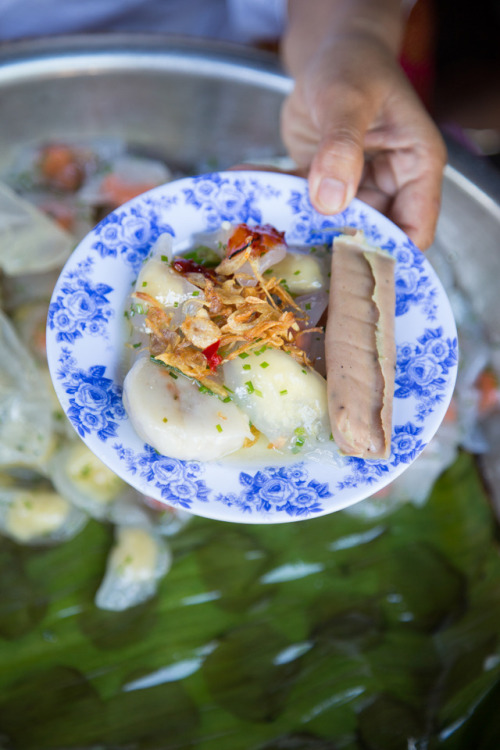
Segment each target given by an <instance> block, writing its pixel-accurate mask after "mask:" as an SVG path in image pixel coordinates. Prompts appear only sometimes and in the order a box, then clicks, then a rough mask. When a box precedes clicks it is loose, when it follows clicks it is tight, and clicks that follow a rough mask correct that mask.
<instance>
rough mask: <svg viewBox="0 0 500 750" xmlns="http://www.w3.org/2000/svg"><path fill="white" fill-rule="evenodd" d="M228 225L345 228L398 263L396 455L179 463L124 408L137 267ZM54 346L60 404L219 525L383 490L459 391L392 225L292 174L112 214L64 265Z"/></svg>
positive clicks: (318, 232) (445, 335)
mask: <svg viewBox="0 0 500 750" xmlns="http://www.w3.org/2000/svg"><path fill="white" fill-rule="evenodd" d="M222 221H232V222H234V223H236V222H249V223H268V224H272V225H274V226H276V228H278V229H280V230H286V238H287V240H288V241H289V242H290V243H294V242H295V243H301V244H302V243H306V244H309V245H311V246H313V245H314V244H319V243H326V242H328V243H331V241H332V238H333V237H334V236H335V234H338V233H339V232H340V231H342V228H343V227H345V226H352V227H359V228H362V229H363V230H364V232H365V234H366V236H367V239H368V241H369V242H371V243H372V244H377V245H379V246H380V247H382V248H383V249H385V250H386V251H387V252H389V253H390V254H392V255H393V256H394V258H395V259H396V343H397V371H396V391H395V403H394V425H393V436H392V445H391V455H390V457H389V459H388V460H387V461H380V460H372V461H370V460H363V459H358V458H352V457H343V458H341V459H337V460H336V461H335V462H330V463H329V462H322V461H318V460H310V459H308V458H305V459H304V460H300V459H299V458H298V460H297V461H296V462H295V463H293V464H287V465H278V466H270V465H267V464H268V463H269V462H266V465H255V464H253V465H252V464H251V463H250V462H247V463H246V464H245V465H244V466H243V465H239V464H238V465H237V464H236V463H231V462H228V463H224V462H217V463H206V464H202V463H199V462H193V461H178V460H175V459H172V458H169V457H166V456H161V455H159V454H158V453H157V452H156V451H154V450H153V449H152V448H151V447H150V446H148V445H144V443H143V442H141V441H140V439H139V438H138V437H137V435H136V434H135V433H134V431H133V430H132V428H131V425H130V423H129V421H128V418H127V415H126V413H125V410H124V408H123V404H122V400H121V386H122V382H123V376H124V372H123V363H122V358H123V349H124V345H125V341H124V335H125V333H124V330H123V329H122V322H121V321H122V313H123V311H124V309H125V305H126V300H127V297H128V294H129V293H130V289H131V284H132V283H133V282H134V280H135V278H136V276H137V273H138V270H139V268H140V266H141V264H142V262H143V261H144V259H145V258H146V256H147V255H148V253H149V251H150V248H151V246H152V245H153V243H154V242H155V240H156V239H157V238H158V236H159V235H160V234H162V233H164V232H168V233H169V234H170V235H172V236H173V237H174V238H175V240H176V241H179V242H185V241H187V240H189V239H190V237H192V236H193V235H194V234H196V233H198V232H204V231H211V230H213V229H215V228H217V227H218V226H219V225H220V223H221V222H222ZM47 346H48V358H49V366H50V369H51V374H52V377H53V380H54V385H55V387H56V391H57V393H58V396H59V398H60V400H61V403H62V405H63V408H64V410H65V412H66V414H67V415H68V417H69V419H70V421H71V422H72V424H73V426H74V427H75V429H76V430H77V431H78V432H79V434H80V435H81V436H82V438H83V439H84V440H85V442H86V443H87V444H88V445H89V447H90V448H91V449H92V450H94V451H95V452H96V453H98V455H99V456H100V457H101V459H102V460H104V461H105V462H106V463H108V465H109V466H110V467H111V468H112V469H113V470H115V471H116V473H117V474H119V475H120V476H121V477H122V478H124V479H125V480H126V481H128V482H129V483H130V484H132V485H133V486H135V487H136V488H137V489H138V490H139V491H140V492H142V493H144V494H146V495H149V496H151V497H154V498H156V499H157V500H160V501H164V502H165V503H168V504H170V505H174V506H178V507H182V508H185V509H186V510H189V511H190V512H193V513H195V514H199V515H203V516H207V517H210V518H216V519H222V520H228V521H239V522H250V523H279V522H285V521H292V520H300V519H303V518H309V517H312V516H317V515H322V514H325V513H330V512H333V511H335V510H338V509H340V508H343V507H346V506H347V505H350V504H352V503H354V502H357V501H359V500H360V499H362V498H364V497H367V496H368V495H370V494H372V493H373V492H375V491H377V490H378V489H381V488H382V487H384V486H385V485H386V484H388V483H389V482H390V481H391V480H392V479H394V478H396V476H398V475H399V474H400V473H401V472H402V471H403V470H404V468H405V467H406V466H408V465H409V464H410V463H411V462H412V461H413V460H414V459H415V458H416V457H417V456H418V455H419V453H420V452H421V451H422V450H423V448H424V447H425V446H426V444H427V443H428V442H429V440H430V439H431V438H432V436H433V434H434V433H435V431H436V429H437V428H438V426H439V424H440V422H441V420H442V418H443V416H444V413H445V411H446V408H447V405H448V403H449V400H450V398H451V395H452V391H453V387H454V382H455V377H456V369H457V359H458V352H457V334H456V328H455V324H454V321H453V317H452V314H451V310H450V307H449V303H448V300H447V298H446V296H445V294H444V291H443V289H442V287H441V284H440V282H439V280H438V279H437V277H436V275H435V273H434V271H433V269H432V268H431V266H430V264H429V263H428V261H427V260H426V259H425V258H424V256H423V255H422V253H421V252H420V251H419V250H418V249H417V248H416V247H415V246H414V245H413V244H412V243H411V242H410V240H409V239H408V238H407V237H406V236H405V235H404V234H403V233H402V232H401V231H400V230H399V229H398V228H397V227H395V226H394V225H393V224H392V223H391V222H389V221H388V220H387V219H386V218H385V217H383V216H381V215H380V214H378V213H377V212H376V211H374V210H373V209H371V208H370V207H368V206H366V205H365V204H363V203H361V202H360V201H357V200H354V201H353V202H352V203H351V204H350V206H348V208H347V209H346V210H345V211H343V212H342V213H341V214H338V215H336V216H323V215H321V214H318V213H317V212H316V211H315V210H314V209H313V208H312V206H311V204H310V201H309V197H308V192H307V184H306V182H305V181H304V180H302V179H300V178H296V177H291V176H288V175H281V174H275V173H256V172H227V173H214V174H209V175H201V176H199V177H194V178H186V179H182V180H178V181H177V182H174V183H169V184H167V185H165V186H162V187H160V188H156V189H154V190H151V191H149V192H148V193H145V194H144V195H142V196H139V197H138V198H136V199H134V200H132V201H130V202H129V203H127V204H125V205H124V206H122V207H121V208H120V209H118V210H117V211H115V212H114V213H112V214H110V215H109V216H108V217H106V218H105V219H104V220H103V221H102V222H101V223H100V224H99V225H98V226H97V227H96V228H95V229H94V230H93V232H92V233H91V234H90V235H89V236H88V237H86V238H85V239H84V240H83V241H82V242H81V243H80V245H79V246H78V248H77V249H76V250H75V252H74V253H73V255H72V256H71V258H70V259H69V261H68V263H67V264H66V266H65V268H64V269H63V272H62V274H61V276H60V279H59V281H58V283H57V285H56V287H55V290H54V294H53V297H52V302H51V305H50V309H49V317H48V324H47Z"/></svg>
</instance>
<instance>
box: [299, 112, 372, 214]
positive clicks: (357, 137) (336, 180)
mask: <svg viewBox="0 0 500 750" xmlns="http://www.w3.org/2000/svg"><path fill="white" fill-rule="evenodd" d="M338 101H339V100H337V102H338ZM366 114H367V113H366V112H363V110H362V108H359V109H357V110H353V109H350V111H348V112H335V111H332V108H331V107H330V110H329V112H327V113H325V115H324V116H323V118H321V119H322V121H323V122H324V127H323V128H320V132H321V139H320V141H319V145H318V148H317V151H316V154H315V155H314V158H313V160H312V162H311V167H310V170H309V195H310V199H311V203H312V204H313V206H314V208H316V210H317V211H319V212H320V213H323V214H335V213H338V212H339V211H342V210H343V209H344V208H345V207H346V206H347V205H348V204H349V203H350V201H351V200H352V199H353V198H354V196H355V195H356V192H357V190H358V185H359V182H360V180H361V175H362V173H363V165H364V150H363V145H364V140H365V134H366V131H367V129H368V125H369V122H368V118H367V116H366Z"/></svg>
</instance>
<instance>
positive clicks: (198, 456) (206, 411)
mask: <svg viewBox="0 0 500 750" xmlns="http://www.w3.org/2000/svg"><path fill="white" fill-rule="evenodd" d="M172 375H173V376H172ZM172 375H171V374H170V371H169V370H168V369H167V368H166V367H163V366H162V365H159V364H155V363H154V362H151V361H150V360H149V358H147V357H142V358H140V359H138V360H137V362H136V363H135V364H134V366H133V367H132V369H131V370H130V371H129V372H128V373H127V377H126V378H125V382H124V386H123V401H124V405H125V409H126V410H127V413H128V415H129V418H130V420H131V422H132V425H133V426H134V429H135V431H136V432H137V434H138V435H139V437H140V438H142V440H144V441H145V442H146V443H149V445H152V446H153V448H155V449H156V450H157V451H158V452H159V453H161V454H163V455H164V456H170V457H171V458H178V459H181V460H188V461H189V460H194V461H210V460H214V459H218V458H222V457H223V456H226V455H228V454H230V453H233V452H234V451H237V450H238V449H239V448H242V447H243V445H244V443H245V440H246V439H248V440H253V435H252V433H251V430H250V424H249V420H248V417H247V416H246V415H245V414H244V413H243V412H242V411H241V410H240V409H238V407H237V406H236V405H235V404H234V403H232V402H230V401H229V402H227V403H224V402H223V401H221V400H220V399H219V398H218V397H217V396H213V395H210V394H207V393H200V390H199V388H198V386H197V385H196V383H194V382H193V381H191V380H189V379H188V378H186V377H184V376H182V375H178V376H176V375H175V374H172Z"/></svg>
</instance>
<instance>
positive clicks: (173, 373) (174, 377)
mask: <svg viewBox="0 0 500 750" xmlns="http://www.w3.org/2000/svg"><path fill="white" fill-rule="evenodd" d="M168 374H169V375H170V377H171V378H173V379H174V380H177V379H178V377H179V376H178V375H176V374H175V372H172V370H169V371H168Z"/></svg>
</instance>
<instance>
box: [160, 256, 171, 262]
mask: <svg viewBox="0 0 500 750" xmlns="http://www.w3.org/2000/svg"><path fill="white" fill-rule="evenodd" d="M160 257H161V259H162V260H163V261H164V262H165V263H170V261H169V259H168V256H167V255H162V256H160Z"/></svg>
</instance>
